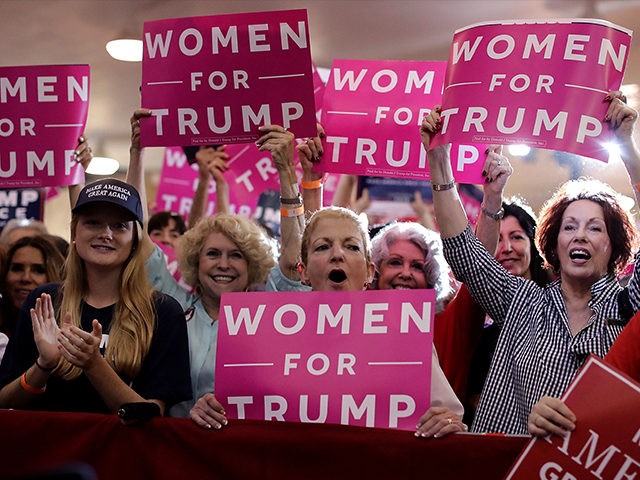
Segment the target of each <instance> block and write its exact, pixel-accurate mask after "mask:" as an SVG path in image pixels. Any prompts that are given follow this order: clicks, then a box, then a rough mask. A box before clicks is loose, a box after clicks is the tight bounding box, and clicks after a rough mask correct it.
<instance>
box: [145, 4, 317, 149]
mask: <svg viewBox="0 0 640 480" xmlns="http://www.w3.org/2000/svg"><path fill="white" fill-rule="evenodd" d="M142 106H144V107H145V108H150V109H152V110H153V114H152V117H151V118H146V119H142V120H141V143H142V145H143V146H172V145H207V144H230V143H245V142H252V141H254V140H256V139H257V138H258V137H259V132H258V127H259V126H261V125H266V124H279V125H282V126H284V127H285V128H288V129H290V130H291V131H292V132H295V134H296V135H297V136H299V137H305V136H312V135H314V134H315V131H316V127H315V107H314V99H313V78H312V67H311V54H310V46H309V28H308V22H307V12H306V10H282V11H274V12H253V13H242V14H230V15H215V16H208V17H191V18H175V19H168V20H158V21H153V22H145V24H144V48H143V60H142Z"/></svg>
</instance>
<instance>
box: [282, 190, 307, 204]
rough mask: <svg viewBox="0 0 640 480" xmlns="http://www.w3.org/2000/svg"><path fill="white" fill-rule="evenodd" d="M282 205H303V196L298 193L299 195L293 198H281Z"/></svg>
mask: <svg viewBox="0 0 640 480" xmlns="http://www.w3.org/2000/svg"><path fill="white" fill-rule="evenodd" d="M280 203H282V204H283V205H300V204H301V203H302V195H301V194H300V192H298V195H297V196H295V197H293V198H286V197H280Z"/></svg>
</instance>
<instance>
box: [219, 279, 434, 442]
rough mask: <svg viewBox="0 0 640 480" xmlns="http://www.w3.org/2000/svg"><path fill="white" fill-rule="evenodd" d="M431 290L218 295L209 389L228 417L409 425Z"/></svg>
mask: <svg viewBox="0 0 640 480" xmlns="http://www.w3.org/2000/svg"><path fill="white" fill-rule="evenodd" d="M433 302H434V292H433V290H402V291H400V290H396V291H391V290H382V291H358V292H296V293H294V292H277V293H273V292H272V293H257V292H252V293H251V294H248V295H247V294H244V293H231V294H224V295H223V296H222V305H221V307H220V319H219V320H218V321H219V322H220V324H219V333H218V346H217V357H216V384H215V393H216V397H217V398H218V400H220V401H221V402H222V404H223V405H225V410H226V412H227V415H228V416H229V417H230V418H240V419H242V418H249V419H262V420H279V421H292V422H312V423H313V422H315V423H335V424H344V425H359V426H368V427H382V428H399V429H403V430H415V426H416V422H417V420H418V418H419V417H420V416H421V415H422V414H423V413H424V412H425V411H426V410H427V408H428V406H429V396H430V385H431V349H432V336H433V335H432V325H433V305H434V303H433Z"/></svg>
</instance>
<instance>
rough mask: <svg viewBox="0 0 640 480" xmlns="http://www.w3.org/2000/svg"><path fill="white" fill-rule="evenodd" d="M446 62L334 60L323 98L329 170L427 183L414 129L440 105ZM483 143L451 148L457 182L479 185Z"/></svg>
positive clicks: (423, 156)
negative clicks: (435, 106) (431, 110)
mask: <svg viewBox="0 0 640 480" xmlns="http://www.w3.org/2000/svg"><path fill="white" fill-rule="evenodd" d="M445 69H446V63H445V62H425V61H399V60H334V62H333V66H332V68H331V73H330V75H329V80H328V82H327V87H326V91H325V94H324V100H323V109H322V124H323V126H324V128H325V131H326V132H327V139H326V147H325V149H326V151H325V155H324V157H323V158H322V168H323V169H324V170H325V171H328V172H339V173H348V174H353V175H366V176H377V177H395V178H406V179H416V180H425V179H429V171H428V168H429V167H428V165H427V157H426V152H425V151H424V148H423V147H422V142H421V139H420V133H419V128H420V125H421V123H422V118H423V117H424V115H426V114H428V113H429V111H430V109H431V108H432V107H433V106H434V105H436V104H440V103H441V102H442V88H443V85H444V74H445ZM485 148H486V146H485V145H455V146H454V147H453V149H452V152H451V158H452V164H453V167H454V175H455V178H456V181H458V182H461V183H482V175H481V172H482V167H483V165H484V160H485V155H484V150H485Z"/></svg>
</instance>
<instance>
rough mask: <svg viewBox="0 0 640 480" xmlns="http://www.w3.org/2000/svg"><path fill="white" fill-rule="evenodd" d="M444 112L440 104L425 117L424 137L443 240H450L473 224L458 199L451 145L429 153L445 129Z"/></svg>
mask: <svg viewBox="0 0 640 480" xmlns="http://www.w3.org/2000/svg"><path fill="white" fill-rule="evenodd" d="M440 111H441V107H440V105H436V106H435V107H434V108H433V110H431V113H430V114H429V115H426V116H425V117H424V119H423V120H422V126H421V127H420V135H421V136H422V144H423V145H424V148H425V150H426V151H427V158H428V160H429V171H430V175H431V189H432V190H433V206H434V210H435V214H436V221H437V222H438V227H439V228H440V234H441V235H442V237H443V238H448V237H455V236H456V235H459V234H460V233H462V231H463V230H464V229H465V228H466V227H467V224H468V223H469V221H468V219H467V214H466V213H465V211H464V208H463V206H462V202H461V201H460V197H459V196H458V190H457V189H456V188H455V179H454V178H453V171H452V169H451V162H450V160H449V150H450V148H451V146H450V145H444V146H441V147H436V148H434V149H432V150H429V147H430V144H431V139H432V138H433V137H434V135H435V134H436V133H437V132H438V131H439V130H440V128H441V126H442V124H441V119H440Z"/></svg>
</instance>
